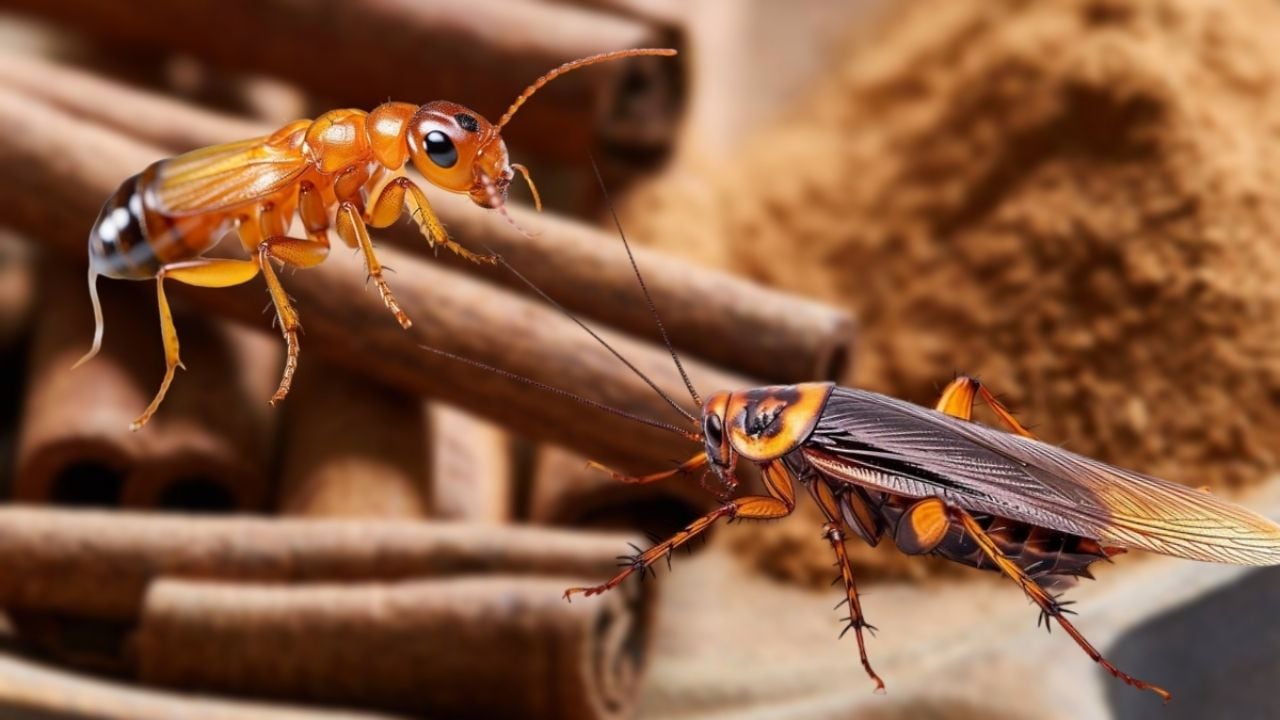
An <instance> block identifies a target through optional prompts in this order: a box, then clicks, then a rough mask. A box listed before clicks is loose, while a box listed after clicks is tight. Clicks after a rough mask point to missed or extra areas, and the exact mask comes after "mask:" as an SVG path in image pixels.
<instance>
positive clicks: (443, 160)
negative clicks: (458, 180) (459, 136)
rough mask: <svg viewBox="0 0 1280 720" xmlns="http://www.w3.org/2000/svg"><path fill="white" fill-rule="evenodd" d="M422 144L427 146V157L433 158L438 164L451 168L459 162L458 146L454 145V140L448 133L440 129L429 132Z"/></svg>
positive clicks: (432, 160)
mask: <svg viewBox="0 0 1280 720" xmlns="http://www.w3.org/2000/svg"><path fill="white" fill-rule="evenodd" d="M422 144H423V146H425V148H426V151H427V157H429V158H431V162H433V163H435V164H436V165H438V166H440V167H442V168H451V167H453V166H454V165H457V164H458V148H456V147H454V146H453V141H452V140H450V139H449V136H448V135H445V134H444V133H442V132H440V131H439V130H432V131H431V132H429V133H427V137H426V138H425V139H424V140H423V143H422Z"/></svg>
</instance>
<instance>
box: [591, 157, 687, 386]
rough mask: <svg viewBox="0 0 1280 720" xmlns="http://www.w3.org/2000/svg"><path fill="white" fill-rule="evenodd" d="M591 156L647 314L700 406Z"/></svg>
mask: <svg viewBox="0 0 1280 720" xmlns="http://www.w3.org/2000/svg"><path fill="white" fill-rule="evenodd" d="M588 157H589V158H591V170H592V171H593V172H595V174H596V182H597V183H598V184H599V185H600V192H602V193H604V201H605V202H606V203H607V204H608V205H609V215H611V216H612V217H613V226H614V227H616V228H618V237H620V238H622V247H624V248H626V250H627V259H628V260H630V261H631V269H632V270H633V271H634V272H635V274H636V280H638V281H639V282H640V291H641V292H643V293H644V301H645V303H647V304H648V305H649V314H650V315H652V316H653V322H654V323H655V324H656V325H657V326H658V332H659V333H660V334H661V335H662V342H663V344H664V345H666V346H667V352H669V353H671V359H672V360H673V361H675V364H676V369H677V370H679V371H680V379H681V380H683V381H684V387H685V389H686V390H688V391H689V397H691V398H693V403H694V404H695V405H697V406H698V407H702V397H701V396H700V395H698V391H697V390H695V389H694V387H693V381H692V380H690V379H689V373H688V372H686V371H685V369H684V363H682V362H680V355H679V353H677V352H676V348H675V346H674V345H672V344H671V338H670V337H668V336H667V327H666V326H665V325H663V324H662V317H661V316H660V315H658V308H657V307H655V306H654V304H653V296H652V295H650V294H649V286H648V285H646V284H645V282H644V276H643V275H641V274H640V266H639V265H638V264H637V263H636V256H635V255H634V254H633V253H632V252H631V243H629V242H627V234H626V233H625V232H623V231H622V221H621V220H619V219H618V209H617V208H615V207H614V206H613V198H611V197H609V190H608V188H606V187H605V185H604V177H602V176H601V175H600V166H599V165H598V164H596V158H595V156H594V155H588Z"/></svg>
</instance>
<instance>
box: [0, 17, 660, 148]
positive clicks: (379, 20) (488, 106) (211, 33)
mask: <svg viewBox="0 0 1280 720" xmlns="http://www.w3.org/2000/svg"><path fill="white" fill-rule="evenodd" d="M9 8H10V9H11V10H16V11H20V12H27V13H32V14H36V15H39V16H41V17H44V18H47V19H49V20H53V21H55V22H57V23H59V24H62V25H65V26H67V27H71V28H74V29H76V30H79V31H82V32H85V33H88V34H90V35H92V36H94V37H97V38H100V39H102V40H105V41H107V42H108V43H111V44H113V45H126V46H127V45H135V44H136V45H143V46H157V47H161V48H167V49H170V50H174V51H178V52H181V53H184V54H188V55H194V56H196V57H198V58H201V59H203V60H205V61H207V62H209V63H212V64H214V65H219V66H223V67H227V68H232V69H239V70H251V71H255V72H262V73H266V74H270V75H275V76H278V77H281V78H285V79H288V80H291V81H293V82H296V83H297V84H299V85H300V86H302V87H304V88H306V89H309V90H312V91H314V92H316V93H317V94H319V95H321V96H324V97H331V98H334V103H335V106H337V107H342V106H354V107H365V108H371V107H373V106H374V105H376V104H378V103H380V102H385V101H386V100H387V98H393V99H396V100H403V101H405V102H418V103H425V102H429V101H432V100H452V101H454V102H459V103H462V104H463V105H466V106H468V107H470V108H472V109H474V110H475V111H476V112H478V113H480V114H482V115H484V116H485V117H488V118H490V119H493V120H496V119H497V117H498V116H499V115H501V113H502V111H503V110H505V109H506V107H507V106H508V105H509V104H510V103H511V101H512V100H513V99H515V97H516V96H517V95H518V94H519V93H520V91H521V90H523V89H524V87H525V86H526V85H528V84H529V83H531V82H533V81H534V80H535V79H536V78H537V77H538V76H539V75H541V74H542V73H544V72H546V71H548V70H551V69H552V68H554V67H556V66H557V65H559V64H561V63H563V62H566V61H569V60H574V59H577V58H580V57H585V56H587V55H593V54H595V53H600V52H608V51H611V50H619V49H624V48H633V47H653V46H655V45H659V44H661V43H663V42H667V41H668V38H666V37H664V36H663V35H662V33H661V32H660V31H659V30H658V29H657V28H655V27H654V26H652V25H650V24H648V23H644V22H641V21H638V20H634V19H628V18H625V17H621V16H618V15H613V14H607V13H601V12H596V11H592V10H587V9H581V8H574V7H569V6H564V5H558V4H542V3H528V2H516V3H512V2H508V1H507V0H437V1H436V2H431V3H420V2H412V1H410V0H394V1H391V2H386V1H383V2H343V1H338V0H329V1H328V2H324V3H321V4H318V5H316V4H312V5H308V6H306V7H305V8H301V7H299V6H298V5H296V4H295V3H293V2H290V1H289V0H265V1H255V0H229V1H228V2H223V3H219V5H218V7H217V10H216V11H212V10H210V9H209V8H208V7H205V6H200V5H191V4H188V3H166V2H154V1H150V0H123V1H122V2H117V3H99V2H64V3H44V2H39V1H37V0H13V1H12V2H10V3H9ZM122 18H128V21H127V22H123V21H121V19H122ZM246 28H252V32H246ZM324 58H340V60H334V61H325V60H324ZM641 60H644V59H641ZM644 64H645V63H644V62H639V63H631V62H620V63H616V64H613V63H611V64H606V65H602V66H600V67H598V68H591V69H590V70H585V71H580V72H576V73H572V74H570V75H566V76H565V77H563V78H559V79H557V80H556V81H555V82H554V83H551V84H549V85H548V86H547V87H546V89H545V90H543V91H541V92H540V93H539V97H538V99H537V102H531V103H529V105H528V106H527V107H526V108H524V109H522V110H521V111H520V116H519V118H518V120H516V121H514V122H512V123H511V125H510V127H509V129H507V130H506V131H505V132H504V135H505V136H506V137H507V138H508V140H509V142H511V143H512V144H514V145H516V146H521V147H528V148H530V149H531V151H533V152H536V153H537V154H539V155H542V156H543V157H560V158H566V159H570V160H571V161H572V162H574V163H577V162H578V161H579V159H580V158H582V157H585V156H586V154H587V152H588V151H589V150H590V148H591V147H592V146H593V144H594V140H595V138H596V137H597V136H598V134H600V133H601V132H602V131H603V132H607V131H608V128H607V126H608V124H609V123H611V122H617V121H618V118H619V115H623V116H625V115H626V113H628V112H642V113H644V114H646V115H650V116H658V117H660V118H666V121H665V125H666V126H667V127H668V130H669V132H668V137H670V136H671V135H673V134H674V126H675V119H676V118H677V117H678V114H679V110H680V106H681V101H682V95H681V94H680V85H679V83H676V82H670V83H663V84H655V83H647V84H637V83H630V82H628V81H627V80H628V73H629V70H628V69H629V67H634V66H636V65H644ZM666 65H667V67H668V68H669V70H668V71H667V72H668V73H670V74H671V75H672V76H673V77H678V76H679V73H680V72H681V67H682V66H681V64H680V62H679V61H673V62H668V63H666ZM637 108H639V109H637ZM622 120H623V121H624V122H625V117H623V119H622ZM602 125H603V126H605V127H604V128H603V130H602V128H601V126H602ZM668 142H669V140H668Z"/></svg>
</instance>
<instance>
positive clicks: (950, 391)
mask: <svg viewBox="0 0 1280 720" xmlns="http://www.w3.org/2000/svg"><path fill="white" fill-rule="evenodd" d="M979 396H980V397H981V398H982V401H983V402H985V403H986V404H987V407H989V408H991V412H993V413H995V414H996V417H997V418H999V419H1000V422H1002V423H1004V424H1005V426H1006V427H1008V428H1009V429H1010V430H1012V431H1013V432H1014V433H1016V434H1018V435H1021V436H1023V437H1028V438H1032V439H1035V437H1036V436H1035V435H1034V434H1033V433H1032V432H1031V431H1030V430H1028V429H1026V428H1025V427H1023V425H1022V423H1020V422H1018V419H1017V418H1015V417H1014V416H1013V413H1011V412H1009V409H1008V408H1006V407H1005V406H1004V403H1002V402H1000V400H999V399H997V398H996V396H995V394H994V393H992V392H991V391H990V390H988V389H987V386H986V385H983V384H982V381H981V380H979V379H978V378H975V377H969V376H968V375H961V376H959V377H957V378H956V379H955V380H952V381H951V382H950V383H949V384H948V385H947V387H946V389H944V390H943V391H942V397H940V398H938V404H937V405H935V406H934V409H935V410H937V411H938V412H940V413H946V414H947V415H950V416H952V417H957V418H960V419H961V420H972V419H973V404H974V401H975V400H976V399H977V397H979Z"/></svg>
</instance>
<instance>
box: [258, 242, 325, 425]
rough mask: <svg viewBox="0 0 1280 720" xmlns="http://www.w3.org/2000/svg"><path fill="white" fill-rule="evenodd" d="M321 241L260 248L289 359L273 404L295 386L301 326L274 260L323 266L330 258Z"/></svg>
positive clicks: (268, 244)
mask: <svg viewBox="0 0 1280 720" xmlns="http://www.w3.org/2000/svg"><path fill="white" fill-rule="evenodd" d="M319 237H320V238H321V239H320V240H318V241H317V240H303V239H300V238H293V237H271V238H267V239H266V240H263V241H262V243H261V244H260V245H258V253H257V255H258V269H259V270H260V271H261V272H262V277H263V279H265V280H266V281H267V289H268V290H269V291H270V292H271V302H272V304H274V305H275V308H276V316H277V317H279V319H280V334H281V335H282V336H283V337H284V342H285V347H286V351H287V352H286V355H285V362H284V372H283V374H282V375H281V376H280V385H279V386H278V387H277V388H276V392H275V394H274V395H272V396H271V401H270V402H271V404H272V405H275V404H276V403H278V402H280V401H281V400H284V399H285V397H286V396H287V395H288V394H289V388H290V386H292V385H293V374H294V372H295V371H296V370H297V369H298V352H299V350H300V348H299V344H298V331H299V330H301V329H302V324H301V323H300V322H299V320H298V311H297V310H295V309H294V308H293V301H291V300H290V299H289V294H288V293H286V292H285V291H284V286H283V285H281V284H280V278H279V277H277V276H276V271H275V268H273V267H272V266H271V261H272V260H279V261H280V262H283V263H284V264H286V265H293V266H294V267H300V268H309V267H314V266H316V265H319V264H320V263H322V262H324V259H325V258H326V257H328V256H329V242H328V239H327V236H324V235H320V236H319Z"/></svg>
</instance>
